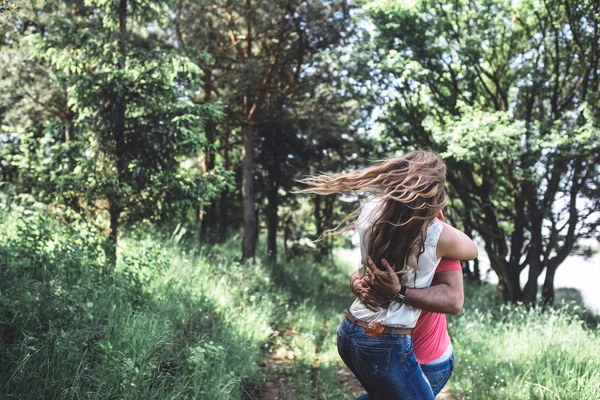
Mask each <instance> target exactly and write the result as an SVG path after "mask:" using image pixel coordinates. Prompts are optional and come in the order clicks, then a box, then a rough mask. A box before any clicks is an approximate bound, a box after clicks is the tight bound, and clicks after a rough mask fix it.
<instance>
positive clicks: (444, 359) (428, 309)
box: [351, 258, 464, 400]
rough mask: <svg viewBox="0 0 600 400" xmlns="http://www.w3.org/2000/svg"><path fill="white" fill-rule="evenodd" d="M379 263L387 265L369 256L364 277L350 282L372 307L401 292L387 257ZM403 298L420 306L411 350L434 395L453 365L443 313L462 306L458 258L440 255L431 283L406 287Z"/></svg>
mask: <svg viewBox="0 0 600 400" xmlns="http://www.w3.org/2000/svg"><path fill="white" fill-rule="evenodd" d="M382 264H383V265H384V267H386V268H385V269H383V270H382V269H379V268H377V267H376V265H375V264H374V263H373V262H372V260H369V265H368V267H369V270H370V274H369V276H368V277H367V279H363V280H354V281H352V283H351V288H352V291H353V292H354V294H355V295H356V296H357V297H359V298H360V299H361V301H362V302H364V303H365V304H366V305H368V306H369V307H370V308H372V309H374V310H376V309H378V307H386V306H387V304H388V303H389V300H387V299H389V298H391V297H392V296H393V295H394V294H396V293H399V292H400V283H399V281H398V278H397V276H396V275H395V274H393V273H390V270H391V267H389V264H387V261H385V260H382ZM386 264H387V265H386ZM388 267H389V268H388ZM392 272H393V270H392ZM404 302H405V303H406V304H408V305H411V306H413V307H416V308H420V309H422V310H423V311H422V312H421V314H420V316H419V319H418V320H417V324H416V325H415V327H414V329H413V332H412V343H413V351H414V353H415V356H416V358H417V361H418V362H419V364H420V365H421V369H422V370H423V373H424V374H425V376H426V377H427V380H428V381H429V383H430V385H431V389H432V390H433V393H434V395H437V394H438V393H439V392H440V391H441V390H442V389H443V388H444V386H445V385H446V384H447V383H448V381H449V380H450V377H451V376H452V371H453V369H454V351H453V349H452V344H451V342H450V336H449V335H448V330H447V326H446V314H453V315H457V314H458V313H460V311H461V309H462V306H463V302H464V292H463V278H462V268H461V265H460V262H459V261H457V260H450V259H447V258H442V260H441V261H440V263H439V265H438V267H437V269H436V271H435V275H434V278H433V281H432V283H431V286H430V287H428V288H421V289H412V288H408V289H406V293H405V300H404ZM366 399H368V396H367V395H366V394H365V395H363V396H361V397H359V399H357V400H366Z"/></svg>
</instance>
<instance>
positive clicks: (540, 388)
mask: <svg viewBox="0 0 600 400" xmlns="http://www.w3.org/2000/svg"><path fill="white" fill-rule="evenodd" d="M465 289H466V290H465V308H464V310H463V312H462V314H461V315H460V316H459V317H449V319H448V322H449V323H448V329H449V332H450V336H451V337H452V344H453V346H454V349H455V352H456V354H457V358H456V367H455V369H454V375H453V377H452V379H451V381H450V390H451V392H452V394H453V395H455V396H457V397H458V398H465V399H473V400H476V399H523V400H525V399H573V400H575V399H595V398H598V396H600V385H598V383H599V382H600V374H599V371H600V363H599V361H598V357H596V356H595V354H597V352H598V350H600V336H599V330H598V326H599V325H598V324H599V322H600V320H599V318H598V316H597V315H592V314H591V313H590V312H589V311H586V310H585V309H584V308H583V307H581V305H580V304H577V303H574V302H570V301H565V302H560V305H559V306H558V307H556V308H548V309H546V310H545V311H544V312H542V313H540V312H539V310H536V309H533V308H525V307H522V306H518V305H514V304H501V303H499V302H498V301H495V300H494V293H493V292H494V290H496V288H495V287H494V286H470V285H467V286H466V287H465Z"/></svg>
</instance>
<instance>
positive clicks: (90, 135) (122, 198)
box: [3, 0, 226, 266]
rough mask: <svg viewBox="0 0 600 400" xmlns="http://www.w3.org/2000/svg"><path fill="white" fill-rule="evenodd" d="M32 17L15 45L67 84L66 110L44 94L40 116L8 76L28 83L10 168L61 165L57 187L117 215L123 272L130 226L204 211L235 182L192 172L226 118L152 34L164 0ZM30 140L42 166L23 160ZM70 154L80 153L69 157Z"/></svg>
mask: <svg viewBox="0 0 600 400" xmlns="http://www.w3.org/2000/svg"><path fill="white" fill-rule="evenodd" d="M32 7H36V6H32ZM61 9H67V10H70V11H69V12H61V11H60V10H61ZM30 11H31V15H33V16H34V17H33V18H32V21H33V22H32V23H31V25H32V26H34V27H35V29H34V30H31V29H26V30H23V35H22V37H21V38H20V41H19V43H16V44H15V46H14V49H15V51H16V52H17V53H18V52H19V51H25V50H26V51H28V52H30V53H29V54H31V56H30V58H27V57H25V58H24V59H25V60H27V62H32V63H33V67H32V68H38V69H45V70H46V71H47V72H46V74H47V75H44V81H43V82H46V84H49V85H50V86H51V87H58V88H59V90H58V91H57V90H55V92H58V93H60V95H61V96H62V98H60V97H59V99H60V100H62V101H60V102H59V103H58V104H62V105H63V106H61V107H58V110H56V107H55V106H54V104H53V100H54V99H52V98H50V96H44V97H35V98H34V102H35V103H41V104H40V107H42V108H44V109H46V110H47V112H48V116H45V117H42V118H39V117H38V116H33V117H32V112H31V110H29V109H27V108H25V107H26V105H27V104H29V103H25V102H23V101H21V100H23V99H24V97H25V95H26V94H27V91H28V89H27V87H26V85H27V82H26V80H24V79H22V76H20V75H19V74H13V73H11V72H10V71H9V72H8V75H9V77H11V78H14V79H15V82H16V84H17V85H18V86H19V90H17V91H15V92H16V96H17V99H16V100H17V102H16V103H14V104H13V105H12V106H11V107H10V110H8V111H7V112H6V113H5V114H4V115H3V120H4V121H3V122H4V123H3V125H4V126H3V129H4V130H5V133H6V135H8V137H10V138H11V140H12V141H13V142H14V143H16V145H15V146H14V148H13V150H14V153H13V154H11V155H10V157H11V158H10V159H9V163H10V165H11V166H12V167H14V168H17V169H19V170H20V171H21V172H24V170H23V168H21V167H23V166H25V165H27V166H31V165H33V166H39V165H44V163H45V161H46V159H51V160H53V162H55V163H56V164H57V165H60V166H61V167H60V169H59V170H58V171H56V170H55V171H50V172H49V174H50V176H53V177H54V178H53V179H54V181H55V182H57V184H56V186H55V187H54V188H53V190H55V192H58V193H60V192H61V188H62V186H64V185H63V182H65V181H68V182H70V184H71V187H72V188H73V190H74V191H75V192H77V193H78V195H79V196H80V197H81V198H83V200H84V202H85V205H86V207H87V208H88V210H90V211H94V210H96V211H99V212H103V211H104V212H106V213H107V214H108V215H107V216H108V221H109V232H110V233H109V239H108V242H107V259H108V261H109V264H110V265H112V266H114V265H115V263H116V257H117V254H116V249H117V247H116V243H117V237H118V233H119V228H120V226H121V225H122V224H123V223H124V222H126V221H136V220H140V219H143V218H150V217H156V216H158V215H160V214H161V213H165V212H175V211H177V210H181V209H189V208H190V207H196V208H197V207H198V206H200V205H204V203H205V202H206V201H207V200H210V199H209V198H208V196H207V193H211V192H217V191H218V190H207V189H209V188H211V187H213V186H222V185H224V184H225V183H226V179H225V178H226V177H224V175H223V174H222V175H217V174H213V175H211V176H206V177H205V179H202V180H200V181H199V180H198V179H196V176H195V174H194V173H193V172H191V171H189V169H186V168H184V167H183V164H184V163H183V162H184V161H185V160H186V159H187V158H189V157H191V156H195V155H196V154H198V152H199V150H200V149H201V148H202V146H203V145H204V144H205V136H204V132H203V128H204V126H205V122H206V121H207V120H209V119H211V118H215V117H217V116H218V115H219V112H218V109H217V108H216V107H215V105H214V104H212V103H209V102H205V103H202V104H198V103H197V102H193V101H192V100H191V98H193V97H194V96H196V93H198V92H199V88H201V87H202V81H201V76H202V71H200V70H199V69H198V68H197V66H196V65H195V64H193V63H192V62H190V60H189V59H188V58H187V57H184V56H181V55H179V54H178V53H177V52H176V51H175V50H174V49H173V48H171V47H169V45H168V44H165V43H164V42H162V41H161V40H160V38H159V37H158V35H157V34H152V33H149V30H148V29H147V24H149V23H150V22H156V21H161V18H160V14H161V13H163V12H164V11H165V10H164V8H163V5H162V4H161V3H160V2H150V3H144V4H141V3H139V4H138V3H135V2H133V0H120V1H119V2H117V3H115V2H105V1H98V2H93V1H90V2H85V3H82V2H65V3H55V2H49V3H44V4H42V5H41V6H40V7H39V8H32V9H31V10H30ZM25 21H27V20H25ZM15 24H16V25H17V26H19V25H21V24H23V22H22V21H21V22H19V21H17V22H16V23H15ZM22 44H24V45H26V46H27V47H26V46H22ZM25 66H26V67H28V68H29V66H28V65H25ZM30 97H31V96H30ZM65 110H66V111H65ZM33 118H35V122H34V123H28V124H25V126H22V125H21V124H20V121H22V120H25V121H30V120H31V119H33ZM65 120H66V121H67V122H65ZM53 121H57V122H53ZM31 131H34V133H33V135H34V137H32V133H30V132H31ZM30 139H31V140H30ZM47 143H50V145H51V146H47V145H46V146H45V144H47ZM24 144H28V146H29V149H31V148H35V147H36V146H40V145H41V146H40V147H39V148H38V153H41V156H40V157H39V158H40V160H38V161H37V162H31V161H34V160H32V159H31V157H30V158H29V159H28V161H27V162H26V163H24V164H19V163H18V160H20V159H22V158H23V154H26V148H25V147H24V146H23V145H24ZM65 148H67V149H69V148H75V149H76V150H77V151H76V152H75V154H71V155H70V156H69V157H66V156H65V152H66V151H67V150H64V149H65ZM71 165H73V166H75V167H74V168H70V166H71ZM21 175H22V176H23V175H26V174H21ZM61 175H62V176H61ZM39 179H40V177H38V180H39Z"/></svg>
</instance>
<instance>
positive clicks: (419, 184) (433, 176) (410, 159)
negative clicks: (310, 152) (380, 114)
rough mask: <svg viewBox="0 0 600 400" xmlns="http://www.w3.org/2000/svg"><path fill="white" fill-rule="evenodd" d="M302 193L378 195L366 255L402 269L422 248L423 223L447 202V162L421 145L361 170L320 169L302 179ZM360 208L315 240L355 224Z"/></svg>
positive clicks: (379, 263)
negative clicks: (379, 206) (379, 203)
mask: <svg viewBox="0 0 600 400" xmlns="http://www.w3.org/2000/svg"><path fill="white" fill-rule="evenodd" d="M300 182H301V183H303V184H305V185H306V186H307V187H306V188H305V189H302V190H301V191H300V193H312V194H320V195H329V194H336V193H346V192H353V193H358V192H367V193H371V194H373V195H375V196H377V197H379V198H381V199H382V210H381V212H380V215H379V217H378V218H377V220H376V221H375V222H374V223H373V225H372V226H371V228H370V229H371V239H370V243H369V244H368V246H367V250H368V253H369V255H370V256H371V257H372V258H373V261H375V263H376V264H377V265H381V259H382V258H385V259H386V260H388V261H389V262H390V264H391V265H392V266H393V267H394V269H395V270H396V272H397V273H404V272H406V271H407V268H408V266H409V265H410V266H411V267H413V268H416V266H417V260H418V257H419V255H420V254H422V252H423V251H424V243H425V237H426V236H427V228H428V227H429V225H430V224H431V222H432V221H433V219H434V218H435V216H436V215H437V213H438V212H439V211H440V210H442V209H443V208H444V206H445V205H446V192H445V190H444V185H445V183H446V165H445V164H444V162H443V161H442V160H441V159H440V157H439V156H438V155H437V154H436V153H435V152H433V151H426V150H419V151H414V152H410V153H407V154H405V155H403V156H401V157H394V158H391V159H388V160H386V161H384V162H382V163H381V164H380V165H374V166H371V167H368V168H364V169H362V170H358V171H353V172H348V173H341V174H322V175H317V176H312V177H308V178H305V179H303V180H301V181H300ZM357 215H358V210H357V211H356V212H354V213H352V214H350V215H349V216H347V217H346V218H345V219H344V220H343V221H342V222H341V223H340V224H339V225H338V226H337V227H336V228H333V229H330V230H327V231H325V232H323V234H322V235H321V237H320V238H319V240H321V239H323V238H325V237H328V236H333V235H338V234H340V233H342V232H345V231H347V230H349V229H352V228H353V227H354V226H355V224H356V217H357Z"/></svg>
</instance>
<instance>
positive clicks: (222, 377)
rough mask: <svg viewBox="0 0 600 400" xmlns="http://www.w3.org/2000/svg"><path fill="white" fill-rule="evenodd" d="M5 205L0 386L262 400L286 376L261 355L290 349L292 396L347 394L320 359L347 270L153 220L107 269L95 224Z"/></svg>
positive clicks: (83, 394) (81, 394)
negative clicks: (249, 252)
mask: <svg viewBox="0 0 600 400" xmlns="http://www.w3.org/2000/svg"><path fill="white" fill-rule="evenodd" d="M2 207H3V208H4V209H3V210H0V229H1V230H2V232H3V234H2V235H1V236H0V264H1V265H0V307H1V308H0V340H1V341H2V342H1V347H2V352H1V354H0V377H1V378H2V379H0V395H4V396H8V395H10V396H11V397H14V398H27V399H29V398H74V399H75V398H99V399H140V398H156V399H166V398H186V399H210V400H212V399H240V398H242V396H246V398H252V397H254V396H256V395H257V393H258V392H259V388H261V387H262V386H264V385H265V384H266V382H267V381H268V380H269V379H271V376H270V375H271V374H272V373H274V372H276V371H274V368H275V367H274V366H271V365H267V366H266V367H265V366H264V363H260V362H259V361H260V360H261V359H263V358H265V357H268V355H269V352H272V351H280V350H281V348H283V347H285V348H288V349H289V351H290V352H289V353H286V354H287V355H288V356H289V357H288V358H289V361H290V368H289V369H287V370H286V371H285V373H282V376H285V379H287V381H286V382H288V383H289V384H290V386H289V387H287V386H286V388H284V390H283V392H286V391H290V396H291V397H287V398H306V399H310V398H313V397H312V396H313V393H315V390H319V391H321V390H323V394H324V398H339V397H335V395H331V393H338V394H339V392H336V391H337V388H336V386H337V376H336V375H335V373H334V371H335V370H336V369H337V365H338V364H337V360H333V361H332V360H330V359H327V360H320V359H319V358H318V357H317V355H316V354H317V353H320V352H321V351H322V350H324V349H327V351H329V353H331V348H332V346H333V345H334V343H335V340H333V341H332V338H331V337H330V336H331V335H330V334H327V333H325V332H330V331H331V329H329V327H328V326H327V324H329V323H333V322H332V321H334V320H335V323H337V322H338V321H339V319H340V318H341V315H342V314H341V312H342V310H343V308H340V307H339V306H338V302H339V301H340V296H341V297H342V298H343V297H344V293H342V291H343V290H344V289H345V285H346V282H347V276H348V275H347V273H346V272H344V273H341V274H339V273H336V271H339V267H337V266H335V265H330V263H329V262H327V263H323V264H319V263H315V262H313V261H312V259H308V258H298V259H295V260H294V261H293V262H290V263H279V264H268V263H266V262H264V261H263V260H262V259H261V258H258V259H257V260H256V262H254V263H241V262H240V251H239V250H238V248H239V237H232V238H231V239H230V240H229V241H228V242H226V243H223V244H219V245H214V246H208V245H206V246H202V247H197V246H191V245H190V244H189V243H190V242H192V241H193V240H192V239H191V237H192V235H190V234H186V233H185V232H184V230H182V229H178V230H177V232H176V234H174V235H164V234H162V235H161V234H158V233H157V231H156V230H154V229H152V228H151V227H147V226H145V227H143V229H142V228H140V227H138V229H131V230H130V231H129V232H128V233H127V234H126V236H125V237H123V238H121V239H120V241H119V250H118V252H119V259H118V262H117V267H116V269H115V270H114V271H111V270H110V269H108V268H107V265H106V263H105V257H104V251H103V243H104V238H103V237H100V236H98V235H97V234H94V233H93V232H95V231H96V230H95V229H94V228H93V227H91V226H89V225H87V224H86V223H84V222H81V221H80V222H76V223H72V224H70V225H69V226H68V227H65V226H62V225H58V224H56V223H55V222H54V221H53V220H52V219H51V218H49V217H48V216H47V214H46V211H45V207H44V206H43V205H37V206H36V205H32V204H30V205H28V206H26V207H25V206H18V205H15V204H12V205H7V204H4V205H2ZM9 208H10V209H9ZM186 235H187V236H186ZM186 237H188V240H187V243H186ZM337 278H340V279H337ZM345 296H346V298H344V301H343V302H344V303H347V301H348V300H347V294H345ZM275 328H279V329H281V330H283V331H285V332H295V333H297V335H296V334H294V335H293V337H292V336H281V335H278V332H277V331H275ZM324 328H328V329H327V330H324ZM333 332H335V329H333ZM324 343H326V344H325V345H324ZM259 365H263V367H260V366H259ZM321 371H325V372H321ZM290 372H291V373H290ZM332 396H333V397H332ZM0 397H2V396H0Z"/></svg>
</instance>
